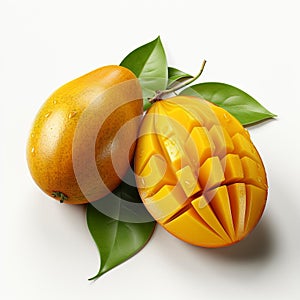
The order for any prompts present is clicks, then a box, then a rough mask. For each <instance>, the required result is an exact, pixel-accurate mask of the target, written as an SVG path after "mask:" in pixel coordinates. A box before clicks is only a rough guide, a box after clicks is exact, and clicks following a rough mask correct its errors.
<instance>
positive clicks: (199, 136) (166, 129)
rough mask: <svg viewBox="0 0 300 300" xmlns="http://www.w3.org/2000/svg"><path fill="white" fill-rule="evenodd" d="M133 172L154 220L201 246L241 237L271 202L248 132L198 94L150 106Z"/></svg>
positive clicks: (262, 170)
mask: <svg viewBox="0 0 300 300" xmlns="http://www.w3.org/2000/svg"><path fill="white" fill-rule="evenodd" d="M135 174H136V183H137V188H138V191H139V194H140V196H141V198H142V200H143V203H144V204H145V206H146V208H147V209H148V211H149V212H150V214H151V215H152V216H153V218H154V219H155V220H157V222H158V223H159V224H160V225H162V226H163V227H164V228H165V229H166V230H167V231H169V232H170V233H171V234H173V235H174V236H176V237H178V238H179V239H181V240H183V241H185V242H188V243H190V244H194V245H197V246H203V247H222V246H227V245H231V244H234V243H236V242H238V241H240V240H241V239H243V238H244V237H245V236H246V235H247V234H248V233H249V232H250V231H251V230H252V229H253V228H254V227H255V225H256V224H257V223H258V221H259V220H260V218H261V215H262V213H263V210H264V207H265V204H266V199H267V190H268V186H267V178H266V172H265V168H264V165H263V162H262V160H261V158H260V156H259V154H258V152H257V150H256V148H255V147H254V145H253V143H252V142H251V140H250V136H249V133H248V131H247V130H246V129H245V128H244V127H243V126H242V125H241V124H240V122H239V121H238V120H237V119H236V118H234V117H233V116H232V115H231V114H229V113H228V112H227V111H225V110H224V109H222V108H220V107H218V106H216V105H214V104H212V103H210V102H207V101H205V100H203V99H199V98H196V97H190V96H176V97H173V98H169V99H165V100H161V101H157V102H155V103H154V104H153V105H152V106H151V107H150V109H149V110H148V111H147V113H146V115H145V117H144V120H143V123H142V126H141V128H140V134H139V139H138V143H137V148H136V152H135Z"/></svg>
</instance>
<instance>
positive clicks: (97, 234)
mask: <svg viewBox="0 0 300 300" xmlns="http://www.w3.org/2000/svg"><path fill="white" fill-rule="evenodd" d="M124 219H128V220H130V221H124ZM87 224H88V228H89V230H90V233H91V235H92V237H93V239H94V241H95V243H96V245H97V247H98V250H99V254H100V260H101V265H100V269H99V272H98V273H97V274H96V275H95V276H94V277H92V278H90V279H89V280H93V279H96V278H98V277H100V276H101V275H103V274H104V273H106V272H107V271H109V270H111V269H112V268H114V267H116V266H118V265H119V264H121V263H122V262H124V261H126V260H127V259H128V258H130V257H132V256H133V255H134V254H136V253H137V252H138V251H140V250H141V249H142V248H143V247H144V246H145V245H146V244H147V242H148V241H149V239H150V237H151V235H152V233H153V231H154V227H155V224H156V223H155V221H153V219H152V217H151V216H150V215H149V214H148V212H147V211H146V208H145V207H144V205H143V204H142V203H141V200H140V197H139V194H138V192H137V189H136V188H135V187H133V186H130V185H129V184H127V183H125V182H123V183H121V185H120V186H119V187H118V188H117V189H116V190H115V191H114V192H113V193H111V194H109V195H107V196H106V197H104V198H102V199H101V200H98V201H96V202H93V203H90V204H88V206H87Z"/></svg>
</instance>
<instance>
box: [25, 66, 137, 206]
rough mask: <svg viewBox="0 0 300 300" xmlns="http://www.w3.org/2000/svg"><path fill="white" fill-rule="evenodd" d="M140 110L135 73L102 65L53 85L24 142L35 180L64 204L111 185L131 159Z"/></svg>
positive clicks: (86, 199)
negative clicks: (59, 85) (70, 79)
mask: <svg viewBox="0 0 300 300" xmlns="http://www.w3.org/2000/svg"><path fill="white" fill-rule="evenodd" d="M142 113H143V106H142V92H141V87H140V85H139V82H138V80H137V79H136V77H135V75H134V74H133V73H132V72H131V71H130V70H128V69H126V68H124V67H120V66H114V65H111V66H105V67H102V68H99V69H97V70H94V71H92V72H90V73H88V74H86V75H83V76H81V77H79V78H77V79H74V80H72V81H71V82H69V83H67V84H65V85H63V86H62V87H60V88H59V89H58V90H56V91H55V92H54V93H53V94H52V95H51V96H50V97H49V98H48V100H47V101H46V102H45V103H44V105H43V106H42V107H41V109H40V111H39V112H38V114H37V116H36V118H35V121H34V123H33V126H32V130H31V132H30V136H29V140H28V144H27V162H28V167H29V170H30V172H31V175H32V177H33V179H34V180H35V182H36V183H37V185H38V186H39V187H40V188H41V189H42V190H43V191H44V192H45V193H46V194H48V195H49V196H51V197H53V198H54V199H56V200H59V201H61V202H64V203H67V204H83V203H87V202H92V201H95V200H98V199H100V198H102V197H103V196H105V195H106V194H108V193H109V192H111V191H112V190H114V189H115V188H116V187H117V186H118V185H119V184H120V182H121V178H122V177H123V176H124V175H125V173H126V171H127V169H128V167H129V166H130V161H131V160H132V158H133V154H134V149H135V141H136V137H137V132H138V128H139V124H140V120H141V117H142Z"/></svg>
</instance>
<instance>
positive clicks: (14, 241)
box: [0, 0, 300, 300]
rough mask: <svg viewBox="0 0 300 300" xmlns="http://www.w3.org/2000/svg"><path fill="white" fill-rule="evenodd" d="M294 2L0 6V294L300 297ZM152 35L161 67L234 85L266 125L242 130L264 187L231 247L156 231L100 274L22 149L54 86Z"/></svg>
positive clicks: (13, 0)
mask: <svg viewBox="0 0 300 300" xmlns="http://www.w3.org/2000/svg"><path fill="white" fill-rule="evenodd" d="M298 5H299V4H298V1H292V0H285V1H276V0H273V1H263V0H259V1H258V0H252V1H233V0H227V1H211V0H206V1H199V0H198V1H196V0H195V1H189V0H185V1H182V0H181V1H177V0H172V1H169V2H167V1H162V0H160V1H156V0H151V1H147V2H142V1H130V0H127V1H117V0H111V1H90V0H85V1H75V0H72V1H38V0H27V1H21V0H19V1H17V0H10V1H9V0H1V4H0V31H1V35H0V40H1V41H0V44H1V46H0V63H1V65H0V84H1V94H0V95H1V96H0V101H1V107H0V114H1V116H0V122H1V131H0V134H1V142H0V143H1V146H0V151H1V153H0V159H1V177H0V184H1V194H0V213H1V216H0V222H1V224H0V225H1V226H0V228H1V237H0V238H1V256H0V258H1V265H0V275H1V278H0V287H1V289H0V298H1V299H5V300H11V299H12V300H15V299H16V300H19V299H22V300H23V299H31V300H36V299H46V300H47V299H57V300H61V299H63V300H68V299H72V300H76V299H87V300H88V299H155V298H156V299H283V298H285V299H300V288H299V286H298V285H297V284H298V282H299V279H300V275H299V270H300V234H299V230H300V199H299V187H300V185H299V179H300V176H299V175H300V172H299V167H300V164H299V152H300V143H299V130H300V126H299V108H300V106H299V103H300V99H299V82H300V75H299V70H300V59H299V53H300V46H299V28H300V19H299V9H298ZM158 35H160V36H161V38H162V42H163V43H164V46H165V49H166V52H167V55H168V60H169V64H170V65H172V66H176V67H178V68H180V69H182V70H185V71H186V72H189V73H192V74H196V73H197V71H198V68H199V65H200V63H201V61H202V59H204V58H205V59H207V65H206V70H205V72H204V74H203V76H202V81H221V82H226V83H230V84H232V85H235V86H237V87H239V88H241V89H243V90H245V91H246V92H248V93H249V94H251V95H252V96H253V97H255V98H256V99H257V100H259V101H260V102H261V103H262V104H263V105H264V106H266V107H267V108H268V109H269V110H270V111H272V112H274V113H276V114H278V118H277V120H274V121H269V122H266V123H264V124H262V125H259V126H256V127H254V128H252V129H250V133H251V136H252V139H253V141H254V143H255V144H256V146H257V148H258V149H259V151H260V153H261V156H262V158H263V160H264V163H265V166H266V169H267V172H268V179H269V185H270V189H269V197H268V205H267V207H266V211H265V214H264V216H263V219H262V221H261V222H260V223H259V225H258V227H257V228H256V229H255V230H254V232H253V233H252V234H251V235H250V236H249V237H248V238H247V239H246V240H244V241H243V242H241V243H239V244H237V245H235V246H232V247H229V248H224V249H216V250H209V249H203V248H197V247H193V246H191V245H188V244H185V243H183V242H181V241H179V240H177V239H175V238H174V237H172V236H171V235H169V234H168V233H166V232H165V231H164V230H163V229H162V228H157V229H156V231H155V234H154V235H153V237H152V239H151V241H150V242H149V244H148V245H147V246H146V247H145V248H144V249H143V250H142V251H141V252H140V253H138V254H137V255H136V256H134V257H133V258H131V259H130V260H128V261H127V262H125V263H123V264H122V265H120V266H118V267H117V268H115V269H114V270H112V271H110V272H109V273H107V274H105V275H104V276H103V277H101V278H100V279H99V280H97V281H96V282H94V283H91V282H88V280H87V279H88V278H89V277H91V276H93V275H94V274H95V273H96V272H97V270H98V263H99V261H98V253H97V249H96V246H95V245H94V243H93V240H92V239H91V237H90V235H89V232H88V229H87V226H86V222H85V210H84V207H82V206H81V207H79V206H68V205H60V204H59V203H57V202H55V201H53V200H51V199H50V198H48V197H47V196H45V195H44V194H43V193H42V192H41V191H40V190H39V189H38V188H37V186H36V185H35V184H34V182H33V180H32V179H31V177H30V175H29V172H28V169H27V165H26V158H25V145H26V140H27V137H28V132H29V129H30V126H31V123H32V121H33V119H34V116H35V114H36V112H37V110H38V109H39V107H40V106H41V105H42V103H43V102H44V101H45V100H46V98H47V97H48V96H49V95H50V94H51V93H52V92H53V91H54V90H55V89H57V88H58V87H59V86H61V85H62V84H64V83H66V82H68V81H70V80H71V79H73V78H76V77H78V76H80V75H82V74H85V73H87V72H88V71H91V70H93V69H96V68H98V67H100V66H103V65H108V64H119V63H120V61H121V60H122V59H123V57H124V56H125V55H126V54H127V53H129V52H130V51H132V50H133V49H135V48H136V47H138V46H140V45H142V44H144V43H147V42H149V41H151V40H153V39H154V38H156V37H157V36H158Z"/></svg>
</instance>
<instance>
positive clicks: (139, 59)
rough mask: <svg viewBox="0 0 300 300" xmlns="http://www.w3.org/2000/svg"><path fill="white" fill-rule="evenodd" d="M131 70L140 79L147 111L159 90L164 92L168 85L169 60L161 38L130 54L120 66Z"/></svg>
mask: <svg viewBox="0 0 300 300" xmlns="http://www.w3.org/2000/svg"><path fill="white" fill-rule="evenodd" d="M120 65H121V66H123V67H126V68H128V69H129V70H131V71H132V72H133V73H134V74H135V76H136V77H137V78H139V80H140V83H141V86H142V90H143V98H144V105H145V107H144V108H145V109H147V108H148V107H149V106H150V103H148V98H152V97H153V96H154V95H155V92H156V91H157V90H164V89H165V88H166V87H167V83H168V65H167V58H166V54H165V51H164V48H163V45H162V43H161V40H160V37H158V38H156V39H155V40H153V41H152V42H150V43H148V44H145V45H143V46H141V47H139V48H137V49H135V50H134V51H132V52H131V53H129V54H128V55H127V56H126V57H125V58H124V59H123V61H122V62H121V64H120Z"/></svg>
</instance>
